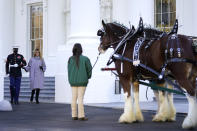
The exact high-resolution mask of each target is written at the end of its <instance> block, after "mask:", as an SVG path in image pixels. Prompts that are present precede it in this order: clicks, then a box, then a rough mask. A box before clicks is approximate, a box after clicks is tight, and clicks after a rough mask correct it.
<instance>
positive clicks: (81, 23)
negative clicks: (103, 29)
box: [55, 0, 121, 103]
mask: <svg viewBox="0 0 197 131" xmlns="http://www.w3.org/2000/svg"><path fill="white" fill-rule="evenodd" d="M99 12H100V11H99V1H97V0H83V1H78V0H72V1H71V34H70V36H69V38H68V42H67V43H66V45H61V46H59V47H58V54H57V62H56V63H57V64H58V65H59V66H58V68H57V71H56V84H55V85H56V96H55V101H56V102H67V103H70V102H71V87H70V85H69V83H68V78H67V61H68V58H69V57H70V56H71V55H72V48H73V45H74V43H76V42H79V43H81V44H82V48H83V54H84V55H86V56H88V57H89V58H90V60H91V63H92V65H93V64H94V62H95V61H96V57H97V54H98V50H97V48H98V45H99V37H97V36H96V33H97V30H98V29H99V27H100V18H99V16H100V15H99ZM109 55H110V51H109V52H108V53H106V54H104V55H101V56H100V58H99V60H98V62H97V64H96V66H95V68H94V69H93V74H92V78H91V79H90V80H89V84H88V86H87V90H86V94H85V98H84V102H85V103H106V102H117V101H120V98H121V95H114V81H115V77H114V76H113V75H112V74H111V73H110V72H101V71H100V69H101V67H105V66H106V63H107V60H108V58H109Z"/></svg>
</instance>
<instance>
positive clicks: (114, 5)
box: [0, 0, 197, 103]
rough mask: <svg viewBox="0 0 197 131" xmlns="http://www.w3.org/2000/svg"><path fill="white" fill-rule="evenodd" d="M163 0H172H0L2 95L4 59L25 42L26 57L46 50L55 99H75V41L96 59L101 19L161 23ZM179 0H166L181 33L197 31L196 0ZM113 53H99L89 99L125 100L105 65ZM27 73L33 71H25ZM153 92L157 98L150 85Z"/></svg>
mask: <svg viewBox="0 0 197 131" xmlns="http://www.w3.org/2000/svg"><path fill="white" fill-rule="evenodd" d="M158 1H161V3H162V2H164V3H165V1H167V0H0V100H2V99H3V97H4V94H3V92H4V89H3V86H4V84H3V78H4V77H5V69H4V68H5V59H6V57H7V55H8V54H10V53H12V45H13V44H15V43H17V44H19V45H20V49H19V53H21V54H23V56H24V57H25V58H26V60H27V61H28V60H29V59H30V58H31V55H32V50H33V49H35V48H38V47H39V48H40V49H41V50H42V53H43V58H44V59H45V62H46V65H47V71H46V73H45V76H52V77H55V102H63V103H65V102H66V103H70V101H71V88H70V85H69V83H68V78H67V61H68V58H69V57H70V56H71V55H72V47H73V45H74V44H75V43H77V42H78V43H81V44H82V47H83V54H84V55H86V56H88V57H89V58H90V60H91V63H92V64H94V62H95V61H96V58H97V55H98V50H97V48H98V45H99V42H100V41H99V37H97V36H96V33H97V30H98V29H100V28H101V19H104V20H105V21H106V22H112V21H118V22H120V23H123V24H125V25H127V26H128V27H129V22H130V23H131V24H132V25H135V27H137V25H138V22H139V18H140V17H142V18H143V20H144V23H147V24H148V25H151V26H152V27H156V26H157V25H159V24H157V19H156V17H157V13H156V8H157V2H158ZM174 1H175V3H171V2H168V1H167V2H166V3H168V5H170V4H173V9H174V10H173V12H172V13H174V14H175V16H174V17H176V18H178V20H179V25H180V28H179V32H178V33H180V34H186V35H190V36H197V29H196V28H197V27H196V26H195V23H197V14H196V13H195V12H196V11H197V9H196V8H195V6H196V5H197V1H196V0H174ZM159 9H160V8H159ZM158 15H159V13H158ZM170 18H171V17H170ZM162 20H163V19H162V18H161V21H160V22H162ZM167 23H168V22H167ZM159 26H160V25H159ZM111 52H112V50H109V51H107V52H106V54H104V55H101V56H100V57H99V60H98V62H97V64H96V66H95V68H94V69H93V74H92V78H91V79H90V81H89V84H88V87H87V90H86V94H85V99H84V101H85V103H108V102H121V101H123V93H122V94H115V93H114V90H115V79H116V78H115V76H114V75H113V74H112V73H111V72H102V71H101V70H100V69H101V68H102V67H106V62H107V60H108V58H109V56H110V53H111ZM112 67H113V65H112ZM23 76H28V74H27V73H25V72H23ZM145 92H146V88H145V87H143V86H141V88H140V100H141V101H146V98H145V97H144V96H145ZM148 97H149V98H150V99H149V100H152V98H153V93H152V91H151V90H149V91H148Z"/></svg>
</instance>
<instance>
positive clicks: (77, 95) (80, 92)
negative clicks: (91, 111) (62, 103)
mask: <svg viewBox="0 0 197 131" xmlns="http://www.w3.org/2000/svg"><path fill="white" fill-rule="evenodd" d="M85 90H86V87H82V86H80V87H73V86H72V103H71V110H72V117H78V118H83V117H85V113H84V105H83V98H84V94H85ZM77 101H78V113H77Z"/></svg>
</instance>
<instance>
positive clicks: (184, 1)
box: [176, 0, 197, 36]
mask: <svg viewBox="0 0 197 131" xmlns="http://www.w3.org/2000/svg"><path fill="white" fill-rule="evenodd" d="M195 3H196V0H189V1H188V0H177V1H176V15H177V18H178V22H179V29H178V33H179V34H185V35H190V36H192V35H194V31H195V29H196V26H195V25H196V21H194V19H196V18H195V17H196V16H197V15H196V12H194V11H195V10H196V9H195V8H196V5H195ZM195 32H196V31H195Z"/></svg>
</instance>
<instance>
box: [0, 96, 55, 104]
mask: <svg viewBox="0 0 197 131" xmlns="http://www.w3.org/2000/svg"><path fill="white" fill-rule="evenodd" d="M4 99H5V100H8V101H10V98H9V97H4ZM19 101H20V102H29V101H30V97H27V98H23V97H20V98H19ZM33 101H34V102H35V98H34V100H33ZM54 101H55V99H54V98H51V97H48V98H47V97H39V102H47V103H54Z"/></svg>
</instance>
